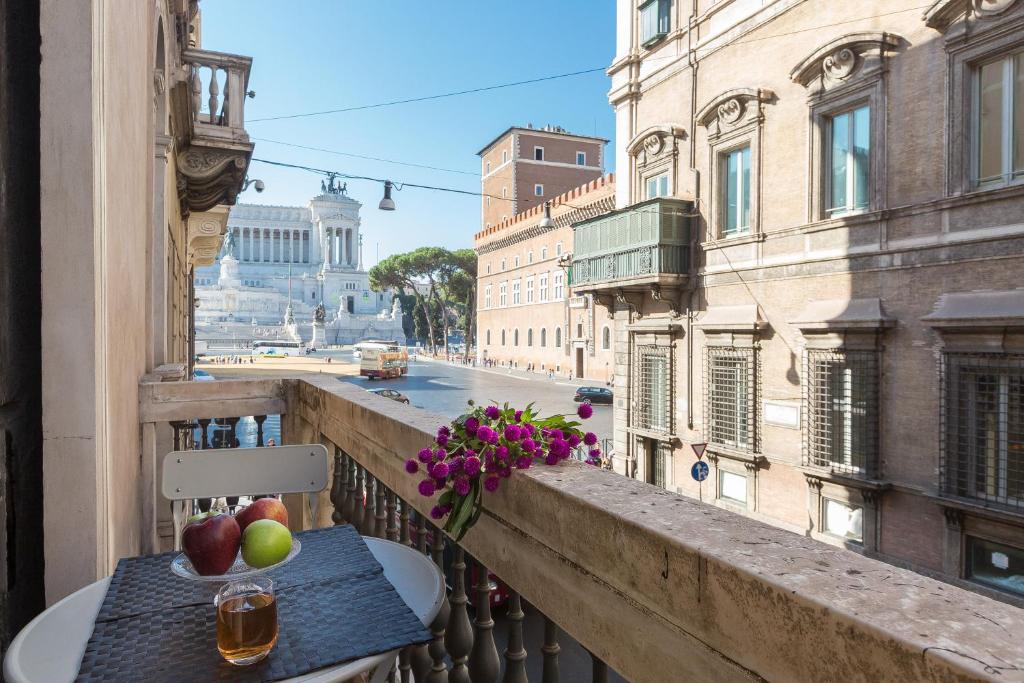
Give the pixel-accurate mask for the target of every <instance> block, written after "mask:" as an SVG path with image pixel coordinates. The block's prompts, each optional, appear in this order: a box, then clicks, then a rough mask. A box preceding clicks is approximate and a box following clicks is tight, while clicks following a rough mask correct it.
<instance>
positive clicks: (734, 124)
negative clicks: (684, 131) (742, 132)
mask: <svg viewBox="0 0 1024 683" xmlns="http://www.w3.org/2000/svg"><path fill="white" fill-rule="evenodd" d="M774 98H775V93H773V92H772V91H771V90H768V89H767V88H733V89H732V90H726V91H725V92H723V93H722V94H720V95H719V96H718V97H716V98H714V99H713V100H711V101H710V102H708V103H707V104H705V105H704V106H703V107H701V109H700V111H699V112H697V123H699V124H700V125H701V126H704V127H705V128H707V129H708V136H709V137H710V138H712V139H714V138H717V137H718V136H720V135H722V134H723V133H727V132H729V131H732V130H737V129H741V128H744V127H746V126H749V125H751V124H753V123H757V122H758V121H761V120H762V119H763V112H762V109H761V104H762V103H766V102H771V101H772V100H773V99H774Z"/></svg>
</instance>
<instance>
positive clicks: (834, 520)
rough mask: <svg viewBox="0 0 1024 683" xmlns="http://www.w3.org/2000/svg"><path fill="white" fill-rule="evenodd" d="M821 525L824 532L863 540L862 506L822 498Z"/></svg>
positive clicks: (859, 541) (851, 539)
mask: <svg viewBox="0 0 1024 683" xmlns="http://www.w3.org/2000/svg"><path fill="white" fill-rule="evenodd" d="M821 515H822V520H821V526H822V528H823V529H824V530H825V533H827V534H831V535H833V536H838V537H839V538H844V539H846V540H849V541H857V542H858V543H861V542H863V541H864V508H862V507H861V506H859V505H848V504H846V503H841V502H839V501H838V500H832V499H831V498H823V499H822V510H821Z"/></svg>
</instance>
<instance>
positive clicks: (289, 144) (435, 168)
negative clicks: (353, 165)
mask: <svg viewBox="0 0 1024 683" xmlns="http://www.w3.org/2000/svg"><path fill="white" fill-rule="evenodd" d="M251 139H252V140H257V141H259V142H269V143H271V144H274V145H282V146H284V147H294V148H296V149H307V150H310V151H312V152H324V153H325V154H336V155H338V156H342V157H352V158H354V159H368V160H369V161H381V162H383V163H385V164H396V165H398V166H410V167H412V168H425V169H428V170H431V171H443V172H445V173H459V174H461V175H471V176H476V177H479V176H480V173H479V172H474V171H459V170H456V169H454V168H441V167H439V166H428V165H427V164H414V163H412V162H411V161H397V160H395V159H383V158H381V157H371V156H367V155H365V154H354V153H352V152H340V151H338V150H334V149H324V148H323V147H309V146H307V145H299V144H295V143H294V142H282V141H281V140H268V139H267V138H257V137H253V138H251Z"/></svg>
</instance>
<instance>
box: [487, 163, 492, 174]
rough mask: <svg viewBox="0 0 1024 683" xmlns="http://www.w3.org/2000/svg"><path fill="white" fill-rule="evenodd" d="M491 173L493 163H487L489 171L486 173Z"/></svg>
mask: <svg viewBox="0 0 1024 683" xmlns="http://www.w3.org/2000/svg"><path fill="white" fill-rule="evenodd" d="M490 172H491V162H489V161H488V162H487V171H486V173H490Z"/></svg>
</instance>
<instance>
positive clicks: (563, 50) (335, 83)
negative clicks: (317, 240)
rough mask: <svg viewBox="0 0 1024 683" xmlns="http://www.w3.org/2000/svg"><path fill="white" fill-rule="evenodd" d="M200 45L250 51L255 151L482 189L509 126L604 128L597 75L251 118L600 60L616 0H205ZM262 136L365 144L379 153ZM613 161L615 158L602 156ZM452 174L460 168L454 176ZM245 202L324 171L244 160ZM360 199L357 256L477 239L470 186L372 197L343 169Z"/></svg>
mask: <svg viewBox="0 0 1024 683" xmlns="http://www.w3.org/2000/svg"><path fill="white" fill-rule="evenodd" d="M201 9H202V13H203V27H202V44H203V47H204V48H205V49H209V50H215V51H218V52H232V53H237V54H243V55H249V56H251V57H252V58H253V66H252V75H251V77H250V81H249V89H250V90H254V91H255V92H256V97H255V99H250V100H247V101H246V105H245V106H246V109H245V117H246V129H247V130H248V132H249V135H250V137H252V138H253V139H254V140H255V143H256V149H255V152H254V153H253V157H254V158H262V159H268V160H272V161H279V162H286V163H291V164H301V165H305V166H313V167H316V168H323V169H330V170H336V171H340V172H343V173H349V174H352V175H362V176H369V177H373V178H387V179H391V180H393V181H396V182H409V183H417V184H423V185H433V186H440V187H450V188H456V189H462V190H470V191H479V189H480V176H479V172H480V165H479V158H478V157H477V156H476V153H477V152H478V151H479V150H480V148H481V147H483V146H484V145H485V144H487V143H488V142H490V141H491V140H492V139H493V138H495V137H496V136H497V135H499V134H500V133H501V132H502V131H504V130H505V129H506V128H508V127H509V126H513V125H518V126H525V125H527V124H529V123H532V124H533V125H534V126H537V127H540V126H543V125H546V124H554V125H560V126H563V127H564V128H566V129H568V130H569V131H571V132H574V133H580V134H590V135H593V134H596V135H598V136H601V137H604V138H607V139H609V140H612V143H611V145H610V146H609V153H608V154H606V158H607V159H608V160H609V162H610V161H611V160H612V159H613V158H614V154H611V153H610V152H611V150H613V149H614V133H615V120H614V116H613V113H612V109H611V107H610V106H609V104H608V99H607V93H608V89H609V85H610V82H609V79H608V77H607V76H606V75H605V74H604V73H603V72H596V73H590V74H585V75H580V76H574V77H570V78H563V79H559V80H553V81H548V82H545V83H536V84H530V85H522V86H517V87H512V88H506V89H501V90H494V91H491V92H485V93H477V94H470V95H462V96H457V97H451V98H446V99H440V100H435V101H429V102H418V103H413V104H402V105H397V106H392V107H381V108H374V109H366V110H362V111H352V112H345V113H337V114H328V115H323V116H312V117H305V118H292V119H284V120H277V121H256V120H254V119H259V118H264V117H274V116H281V115H289V114H300V113H307V112H317V111H323V110H329V109H339V108H344V107H352V106H360V105H366V104H375V103H379V102H387V101H392V100H398V99H407V98H415V97H423V96H429V95H435V94H440V93H447V92H452V91H458V90H467V89H471V88H478V87H486V86H491V85H498V84H502V83H510V82H515V81H522V80H528V79H533V78H541V77H545V76H551V75H555V74H564V73H570V72H575V71H582V70H587V69H596V68H603V67H607V66H608V65H609V64H610V63H611V60H612V58H613V56H614V50H615V35H614V28H615V27H614V22H615V2H614V0H514V1H513V2H498V1H495V0H483V1H481V0H475V1H470V0H383V1H382V0H376V1H375V2H362V1H358V0H204V2H202V4H201ZM266 140H275V141H280V142H287V143H291V144H296V145H303V146H306V147H317V148H321V149H326V150H333V151H337V152H345V153H348V154H357V155H363V156H372V157H377V158H380V159H390V160H395V161H401V162H405V163H409V164H419V165H425V166H433V167H436V168H441V169H448V171H437V170H431V169H425V168H417V167H411V166H403V165H399V164H392V163H383V162H380V161H374V160H368V159H360V158H354V157H350V156H340V155H337V154H330V153H325V152H321V151H313V150H307V149H296V148H293V147H286V146H283V145H279V144H274V143H272V142H267V141H266ZM607 170H608V171H613V170H614V169H613V168H611V167H609V168H608V169H607ZM449 171H461V173H453V172H449ZM249 177H250V178H259V179H260V180H263V181H264V182H265V183H266V190H265V191H264V192H263V193H262V194H257V193H256V192H255V191H254V190H253V189H252V188H251V187H250V189H249V190H248V191H246V192H245V193H244V194H242V195H240V197H239V201H240V202H247V203H257V204H283V205H295V206H305V204H306V203H307V202H308V201H309V199H310V198H311V197H313V196H314V195H315V194H317V193H319V190H320V181H321V177H320V176H317V175H314V174H312V173H309V172H306V171H300V170H292V169H283V168H279V167H273V166H269V165H267V164H264V163H260V162H257V161H253V163H252V164H251V166H250V168H249ZM348 190H349V195H350V196H352V197H353V198H355V199H357V200H358V201H360V202H361V203H362V204H363V208H362V210H361V217H362V231H363V241H364V247H363V249H364V251H363V259H364V264H365V266H366V267H367V268H368V267H370V266H372V265H373V264H374V263H375V262H376V261H377V258H378V254H379V257H380V258H384V257H386V256H388V255H390V254H392V253H398V252H403V251H409V250H411V249H414V248H416V247H418V246H424V245H431V246H435V245H436V246H443V247H448V248H460V247H471V246H472V244H473V234H474V233H475V232H476V231H477V230H479V229H480V198H479V197H474V196H468V195H460V194H451V193H447V192H436V191H427V190H421V189H417V188H411V187H407V188H405V189H404V190H402V191H401V192H396V193H395V194H394V199H395V202H396V204H397V206H398V210H397V211H394V212H385V211H380V210H378V209H377V204H378V202H379V201H380V199H381V197H382V196H383V188H382V187H381V185H380V184H379V183H374V182H367V181H355V180H353V181H348Z"/></svg>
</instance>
